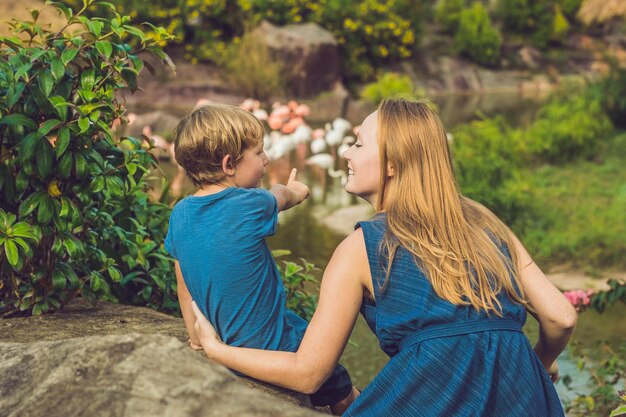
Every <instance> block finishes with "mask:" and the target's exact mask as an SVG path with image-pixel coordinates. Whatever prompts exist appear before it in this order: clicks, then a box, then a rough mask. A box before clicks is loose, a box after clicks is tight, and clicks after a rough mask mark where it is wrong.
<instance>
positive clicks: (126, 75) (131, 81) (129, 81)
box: [121, 68, 138, 93]
mask: <svg viewBox="0 0 626 417" xmlns="http://www.w3.org/2000/svg"><path fill="white" fill-rule="evenodd" d="M121 75H122V78H123V79H124V81H125V82H126V85H127V86H128V88H129V89H130V91H131V92H133V93H134V92H135V91H137V88H138V84H137V74H136V72H135V70H133V69H131V68H124V69H123V70H122V73H121Z"/></svg>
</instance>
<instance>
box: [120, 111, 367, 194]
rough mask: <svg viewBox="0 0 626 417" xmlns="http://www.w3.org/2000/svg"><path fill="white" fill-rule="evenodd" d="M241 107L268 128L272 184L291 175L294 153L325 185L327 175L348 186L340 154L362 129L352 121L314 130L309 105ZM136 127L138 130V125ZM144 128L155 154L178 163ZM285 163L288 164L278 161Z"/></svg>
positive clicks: (178, 179) (175, 186)
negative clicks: (309, 122) (288, 158)
mask: <svg viewBox="0 0 626 417" xmlns="http://www.w3.org/2000/svg"><path fill="white" fill-rule="evenodd" d="M206 103H207V101H206V100H199V101H198V103H197V105H202V104H206ZM239 107H241V108H243V109H245V110H247V111H249V112H251V113H252V114H253V115H254V116H255V117H256V118H257V119H259V120H260V121H261V122H262V123H263V125H264V126H265V128H266V132H267V133H266V134H265V137H264V138H263V142H264V146H263V148H264V150H265V152H266V153H267V155H268V157H269V159H270V161H276V162H275V163H274V164H272V165H274V166H275V167H276V168H277V170H272V171H271V172H268V173H269V178H270V183H272V184H274V183H277V182H280V181H281V180H283V178H282V177H283V175H282V173H283V171H284V172H286V175H287V176H288V173H289V171H290V169H291V164H290V163H289V162H288V161H286V159H287V158H285V157H286V156H288V155H290V154H291V152H292V151H295V152H296V155H297V157H298V160H299V161H303V162H304V164H305V165H307V166H309V167H310V168H311V169H312V171H313V172H314V174H315V175H317V176H319V179H320V182H321V183H322V184H323V186H325V184H326V180H327V176H330V177H331V178H340V179H341V182H342V185H343V184H345V182H346V180H347V175H346V171H345V169H344V168H345V164H343V163H342V162H341V155H342V154H343V153H344V152H345V151H346V150H347V149H348V148H349V147H350V146H352V144H353V143H354V142H355V140H356V139H355V136H356V132H357V131H358V128H359V126H354V127H353V126H352V124H351V123H350V122H349V121H347V120H346V119H343V118H340V117H338V118H336V119H334V120H333V121H332V122H330V123H326V125H325V127H324V128H323V129H322V128H318V129H313V128H312V127H310V126H309V124H308V123H307V122H306V117H307V116H309V115H310V113H311V109H310V108H309V106H307V105H306V104H299V103H297V102H296V101H293V100H292V101H289V102H288V103H286V104H283V103H280V102H276V103H274V104H273V105H272V110H271V111H270V112H269V113H268V112H267V111H266V110H265V109H263V108H261V103H260V102H259V101H258V100H254V99H246V100H244V101H243V102H242V103H241V104H240V105H239ZM127 118H128V126H133V125H134V124H136V123H137V122H138V120H139V117H138V115H136V114H135V113H129V114H128V115H127ZM133 127H135V128H137V126H133ZM141 129H142V130H141V131H142V134H143V135H144V136H146V137H147V138H149V139H150V141H151V142H152V144H153V146H154V148H153V149H154V150H156V155H157V156H158V157H160V158H162V159H169V160H170V161H171V162H172V163H174V164H176V159H175V154H174V146H173V144H172V143H171V142H169V141H168V140H166V139H165V138H163V137H162V136H159V135H157V134H154V132H153V131H152V126H150V125H145V126H142V127H141ZM282 160H284V162H285V164H281V163H280V162H279V161H282ZM281 165H285V169H282V170H281V169H280V166H281ZM176 166H177V171H176V175H175V177H174V178H173V179H172V180H171V181H170V192H171V193H172V194H173V195H175V196H179V195H181V194H182V191H183V190H182V187H183V180H184V176H185V175H184V170H183V169H182V168H181V167H180V166H178V165H177V164H176ZM276 171H278V172H276ZM285 178H286V177H285Z"/></svg>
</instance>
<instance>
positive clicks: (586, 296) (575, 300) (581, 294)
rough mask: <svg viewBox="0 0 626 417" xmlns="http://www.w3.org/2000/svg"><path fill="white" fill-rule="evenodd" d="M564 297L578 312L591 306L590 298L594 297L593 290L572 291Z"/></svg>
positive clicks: (566, 292) (567, 292) (565, 293)
mask: <svg viewBox="0 0 626 417" xmlns="http://www.w3.org/2000/svg"><path fill="white" fill-rule="evenodd" d="M563 295H564V296H565V298H567V300H568V301H569V302H570V303H571V304H572V305H573V306H574V307H575V308H576V311H580V310H581V309H582V308H583V307H587V306H589V304H591V298H590V297H591V296H592V295H593V290H587V291H585V290H571V291H565V292H564V293H563Z"/></svg>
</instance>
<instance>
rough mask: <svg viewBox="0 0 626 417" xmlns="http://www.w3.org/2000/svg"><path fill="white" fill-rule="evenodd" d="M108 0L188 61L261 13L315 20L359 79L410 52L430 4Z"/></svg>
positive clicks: (418, 0) (415, 0)
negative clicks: (155, 27) (155, 29)
mask: <svg viewBox="0 0 626 417" xmlns="http://www.w3.org/2000/svg"><path fill="white" fill-rule="evenodd" d="M65 1H66V2H67V3H69V4H73V5H77V3H79V2H80V1H81V0H65ZM112 1H113V3H114V4H115V6H116V7H117V8H118V10H121V11H122V12H124V13H130V14H131V15H136V16H138V17H139V18H141V19H144V20H148V21H150V22H152V23H153V24H159V25H163V26H166V28H167V30H168V31H170V32H171V33H173V34H174V35H175V36H176V41H177V42H181V43H184V44H185V49H186V55H185V56H186V58H188V59H190V60H191V61H192V62H195V61H197V60H198V59H209V60H217V59H219V57H220V55H221V54H223V53H224V52H225V51H226V49H227V45H228V43H229V42H230V41H231V40H233V39H235V38H237V37H240V36H242V35H243V30H244V28H246V27H250V26H251V25H255V24H257V23H259V22H260V21H261V20H264V19H266V20H269V21H271V22H273V23H275V24H279V25H285V24H290V23H305V22H315V23H317V24H319V25H320V26H322V27H324V28H325V29H327V30H329V31H330V32H331V33H332V34H333V35H334V36H335V38H336V39H337V41H338V42H339V44H340V46H341V53H342V54H343V67H344V73H346V74H348V76H349V77H352V78H361V79H368V78H372V77H373V76H374V73H375V68H376V67H377V66H379V65H380V64H382V63H385V62H388V61H389V60H392V59H396V58H406V57H409V56H410V55H411V53H412V49H413V46H414V45H416V44H417V43H418V42H417V40H418V38H419V36H420V34H421V31H422V22H424V21H425V20H426V19H428V17H429V11H430V7H431V6H430V4H429V2H426V1H423V0H390V1H382V0H364V1H358V2H357V1H354V0H314V1H305V0H276V1H271V2H268V1H265V0H236V1H226V0H204V1H197V0H156V1H153V2H145V1H143V0H112Z"/></svg>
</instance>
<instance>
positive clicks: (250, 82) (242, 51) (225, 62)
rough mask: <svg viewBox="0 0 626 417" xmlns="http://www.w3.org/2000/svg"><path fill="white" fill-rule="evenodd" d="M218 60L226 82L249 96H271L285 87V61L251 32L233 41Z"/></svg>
mask: <svg viewBox="0 0 626 417" xmlns="http://www.w3.org/2000/svg"><path fill="white" fill-rule="evenodd" d="M218 62H219V63H220V66H221V67H222V69H223V71H222V76H223V78H224V79H225V80H226V82H228V83H229V84H230V85H231V86H232V87H234V89H235V90H237V91H238V92H239V93H240V94H243V95H245V96H246V97H255V98H258V99H260V100H269V99H270V98H271V97H272V96H276V95H280V94H281V93H283V91H284V88H285V83H284V82H283V77H284V76H285V68H284V65H283V64H282V63H281V62H279V61H276V60H273V59H272V58H271V56H270V52H269V49H268V47H267V45H265V44H263V43H261V42H259V41H258V40H257V38H256V37H255V36H253V35H252V34H251V33H246V34H245V35H243V37H241V38H238V39H237V41H236V42H234V43H232V44H231V45H230V46H229V47H228V48H227V49H226V51H225V53H224V55H222V56H221V57H220V58H219V60H218Z"/></svg>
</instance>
